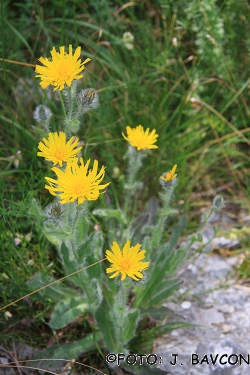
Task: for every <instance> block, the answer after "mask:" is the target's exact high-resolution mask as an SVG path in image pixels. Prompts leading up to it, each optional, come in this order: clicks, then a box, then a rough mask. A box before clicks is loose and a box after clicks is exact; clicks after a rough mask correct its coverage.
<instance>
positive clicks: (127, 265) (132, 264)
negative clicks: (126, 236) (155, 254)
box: [106, 240, 150, 281]
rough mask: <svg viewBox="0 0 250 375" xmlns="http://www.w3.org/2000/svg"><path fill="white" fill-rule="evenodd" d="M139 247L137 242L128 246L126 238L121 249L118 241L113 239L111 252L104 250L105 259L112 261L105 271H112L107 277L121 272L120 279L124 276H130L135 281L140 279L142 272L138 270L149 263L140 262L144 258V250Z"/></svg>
mask: <svg viewBox="0 0 250 375" xmlns="http://www.w3.org/2000/svg"><path fill="white" fill-rule="evenodd" d="M140 247H141V245H140V244H139V243H138V244H137V245H135V246H132V247H130V241H129V240H128V241H127V242H126V244H125V245H124V247H123V249H122V250H120V247H119V245H118V243H117V242H116V241H114V242H113V245H112V246H111V249H112V251H113V252H111V251H110V250H106V258H107V260H108V261H109V262H110V263H113V264H112V266H111V267H109V268H107V269H106V273H111V272H114V274H113V275H111V276H109V277H110V278H113V277H116V276H117V275H119V274H121V280H124V279H125V278H126V276H129V277H132V279H134V280H136V281H138V280H140V279H141V278H142V277H143V274H142V273H141V272H139V271H142V270H145V269H147V268H148V265H149V263H150V262H141V260H142V259H144V258H145V256H144V254H145V253H146V250H140Z"/></svg>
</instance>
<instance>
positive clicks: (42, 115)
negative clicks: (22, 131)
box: [33, 104, 52, 124]
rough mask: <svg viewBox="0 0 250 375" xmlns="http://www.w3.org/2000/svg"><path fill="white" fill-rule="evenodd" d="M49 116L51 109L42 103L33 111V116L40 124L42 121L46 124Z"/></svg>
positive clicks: (50, 115)
mask: <svg viewBox="0 0 250 375" xmlns="http://www.w3.org/2000/svg"><path fill="white" fill-rule="evenodd" d="M51 117H52V112H51V110H50V109H49V108H48V107H46V105H43V104H41V105H38V106H37V107H36V109H35V110H34V112H33V118H34V119H35V120H36V121H37V122H39V123H41V124H44V123H47V124H48V123H49V121H50V119H51Z"/></svg>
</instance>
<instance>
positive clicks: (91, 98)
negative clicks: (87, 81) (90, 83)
mask: <svg viewBox="0 0 250 375" xmlns="http://www.w3.org/2000/svg"><path fill="white" fill-rule="evenodd" d="M78 100H79V106H81V107H82V113H86V112H87V111H89V110H90V109H94V108H96V107H98V105H99V97H98V93H97V91H96V90H95V89H92V88H88V89H85V90H82V91H80V93H79V95H78Z"/></svg>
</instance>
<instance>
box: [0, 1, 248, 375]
mask: <svg viewBox="0 0 250 375" xmlns="http://www.w3.org/2000/svg"><path fill="white" fill-rule="evenodd" d="M249 17H250V6H249V4H248V2H247V1H246V0H239V1H236V0H227V1H215V0H209V1H208V0H191V1H189V2H186V1H183V0H175V1H171V0H170V1H167V2H166V1H161V0H155V1H151V2H150V1H144V0H143V1H134V2H127V3H126V2H122V1H119V0H117V1H106V0H105V1H104V0H98V1H96V0H89V1H88V2H85V3H83V2H82V1H79V0H74V1H72V2H70V1H66V0H65V1H63V0H56V1H53V2H49V1H47V0H44V1H41V0H40V1H38V0H35V1H29V0H24V1H23V2H12V1H10V0H9V1H8V0H2V1H1V24H2V28H1V38H0V51H1V52H0V57H1V58H2V59H3V60H1V62H0V63H1V72H2V74H1V76H0V80H1V89H0V96H1V100H0V103H1V109H0V120H1V125H2V126H1V130H2V131H1V136H0V163H1V172H0V173H1V179H0V189H1V200H0V214H1V221H0V243H1V249H2V250H1V257H0V288H1V291H2V293H1V305H2V306H6V305H8V304H10V303H12V302H13V301H14V300H16V299H18V298H20V297H22V296H24V295H26V294H28V293H29V292H30V291H31V289H30V288H31V284H32V282H31V281H30V280H33V289H32V290H34V289H35V287H37V288H39V287H41V286H42V285H45V284H46V283H49V282H51V281H52V280H56V279H60V278H62V277H64V275H65V268H63V262H62V261H61V260H60V259H59V257H58V255H57V252H56V246H55V244H54V245H53V244H51V242H50V241H49V240H51V238H50V239H49V240H48V236H47V237H46V236H45V235H44V232H42V231H41V227H39V225H38V224H39V223H37V221H35V220H34V216H33V217H32V216H31V215H29V214H28V213H29V212H31V211H32V209H33V215H34V213H35V216H36V218H38V219H39V212H40V211H39V209H37V207H40V206H41V207H43V208H44V207H46V206H47V205H48V204H49V203H51V202H52V196H51V195H50V194H49V192H48V191H47V190H46V189H44V182H45V180H44V177H46V176H50V177H52V173H51V171H49V165H48V164H46V163H44V161H43V160H42V159H41V158H40V157H38V156H37V152H38V148H37V146H38V143H39V142H40V141H41V133H40V134H39V132H38V129H37V123H36V121H35V119H34V118H33V112H34V110H35V108H36V107H37V106H38V105H40V104H44V105H46V106H47V107H49V108H50V109H51V111H52V112H53V117H52V119H51V124H50V130H51V131H52V132H55V131H58V130H63V121H62V110H61V106H60V97H59V95H58V91H55V92H53V88H51V87H50V88H49V89H46V90H42V89H41V88H40V86H39V80H38V79H37V78H35V73H34V67H35V65H36V64H38V58H39V57H41V56H44V57H49V56H50V51H51V50H52V48H53V47H54V46H55V47H56V48H57V49H58V48H59V47H60V46H66V49H67V48H68V47H67V46H69V45H70V44H72V45H73V49H74V50H75V49H76V48H77V46H81V58H82V60H84V59H86V58H88V57H89V58H91V62H88V64H87V65H86V67H85V70H84V78H83V79H82V80H81V81H80V83H79V89H83V88H88V87H94V88H95V89H96V90H97V92H98V95H99V101H100V105H99V107H98V108H97V109H95V110H94V111H89V112H88V113H86V114H85V115H84V116H83V118H82V121H83V124H84V127H81V128H80V130H79V132H78V134H77V135H78V137H79V138H80V140H83V142H84V143H83V148H82V157H83V159H84V160H88V159H89V158H91V159H97V160H98V162H99V164H100V166H102V165H104V166H106V169H105V182H108V181H111V182H112V183H111V184H110V186H109V187H108V188H106V193H105V195H103V196H102V197H101V198H100V199H99V200H97V201H94V202H91V203H90V204H89V212H90V219H89V226H90V229H91V231H93V230H94V227H95V226H96V225H97V226H99V227H100V228H101V229H102V230H103V231H104V232H105V231H106V232H105V233H109V234H110V233H112V231H114V230H115V229H116V225H117V224H114V220H115V219H114V218H112V219H111V220H110V221H108V222H106V219H105V218H104V217H100V215H99V216H97V215H95V214H94V212H95V211H97V210H98V209H99V210H100V209H102V210H105V209H107V208H108V209H111V208H112V209H113V208H117V207H120V206H122V205H123V202H124V200H123V199H124V183H125V182H126V181H127V177H128V176H127V166H128V164H127V163H128V161H127V159H124V155H125V153H126V150H127V142H126V141H125V140H124V138H123V137H122V135H121V133H122V132H125V128H126V126H130V127H131V128H134V127H136V126H137V125H139V124H142V125H143V127H144V129H146V128H148V127H149V128H150V129H151V130H152V129H156V132H157V134H159V137H158V139H157V146H158V149H157V150H152V151H151V153H150V155H148V156H147V158H144V159H143V161H142V163H143V167H142V168H141V169H140V170H139V172H138V174H137V180H138V181H143V183H144V186H143V190H141V191H140V192H138V191H137V192H136V193H135V195H136V198H137V208H136V210H135V216H136V217H139V216H140V214H141V213H142V212H145V210H146V207H152V202H159V204H160V206H161V208H162V209H163V207H164V206H162V205H161V200H160V191H161V187H160V183H159V177H160V176H161V175H162V174H163V173H164V172H166V171H170V170H171V169H172V167H173V165H174V164H177V165H178V168H177V171H176V173H177V174H178V183H177V184H176V186H175V191H174V195H173V196H172V201H171V207H173V208H174V209H176V210H178V215H175V216H171V217H170V218H169V220H168V226H167V228H165V227H164V231H163V232H162V243H163V245H164V244H166V243H167V242H168V241H169V240H170V239H171V238H172V239H173V233H177V232H178V235H179V236H182V237H183V238H186V237H187V236H189V235H190V234H192V233H194V231H196V230H197V226H198V223H199V217H200V213H201V212H202V211H204V210H205V209H206V208H207V207H210V205H211V201H212V200H213V198H214V197H215V196H216V195H217V193H220V194H221V195H222V196H223V197H224V198H225V201H226V202H227V203H228V204H229V205H230V204H231V207H232V210H233V212H234V210H235V208H236V207H237V209H238V207H242V210H243V209H245V210H248V209H249V196H250V188H249V186H250V184H249V176H250V173H249V172H250V154H249V143H250V140H249V126H248V123H249V121H248V119H249V74H248V73H249V65H250V63H249V54H248V51H249V47H250V45H249V44H250V40H249V37H248V35H249V31H250V30H249V28H250V26H249V22H248V20H249ZM128 32H129V33H130V34H125V36H124V33H128ZM133 38H134V39H133ZM11 61H12V62H11ZM16 63H17V64H16ZM22 64H23V65H22ZM29 64H31V66H29ZM32 202H33V205H32ZM34 202H37V205H38V206H35V207H34ZM155 206H156V203H154V204H153V207H155ZM36 209H37V211H35V210H36ZM147 209H148V208H147ZM94 210H95V211H94ZM99 213H100V212H99ZM186 216H187V218H188V219H187V223H188V224H187V227H186V228H184V224H183V225H181V226H183V231H182V232H180V231H179V229H178V228H179V226H178V225H179V224H178V223H179V220H180V219H181V218H182V219H181V223H184V221H185V219H184V218H183V217H186ZM121 223H122V219H121ZM179 232H180V233H179ZM114 240H115V239H114V238H112V236H111V235H110V236H108V235H107V236H105V238H104V241H105V242H104V245H103V246H102V249H103V251H105V250H106V249H108V248H110V246H111V244H112V242H113V241H114ZM244 244H245V248H244V250H245V249H246V250H247V249H248V247H249V243H248V241H246V242H245V243H244ZM121 245H122V244H121ZM103 255H104V253H103ZM181 259H183V258H182V257H180V259H179V260H178V262H177V264H176V267H178V266H180V264H181V263H180V260H181ZM248 263H249V261H248V260H246V261H245V264H246V265H247V264H248ZM174 269H175V267H174V268H173V270H174ZM173 270H171V272H172V271H173ZM67 271H69V272H68V273H70V270H67ZM243 271H244V272H243ZM243 271H242V274H244V275H248V272H247V270H246V269H245V267H244V270H243ZM167 272H169V274H168V276H169V275H170V273H171V272H170V271H169V270H166V273H167ZM36 275H47V276H46V277H45V276H44V277H45V278H44V279H43V278H42V276H36ZM48 275H49V276H48ZM39 277H40V278H39ZM173 277H174V271H173ZM70 280H71V279H69V280H67V281H65V282H64V284H63V286H62V285H61V284H54V288H47V289H44V292H43V294H42V293H35V294H33V295H32V296H30V297H28V298H26V299H25V300H22V301H19V302H18V303H16V304H14V305H11V306H9V307H8V308H6V309H5V310H2V312H1V313H2V314H1V316H0V331H1V338H0V341H1V342H4V343H5V345H6V346H8V343H9V338H10V337H12V339H14V340H15V341H16V342H20V341H21V342H24V343H27V344H28V345H30V346H33V347H35V348H39V349H46V348H47V343H48V341H49V340H51V339H52V338H53V341H54V343H56V344H60V345H61V344H62V343H66V344H67V343H72V342H77V343H78V344H76V346H75V347H76V348H77V345H83V343H81V344H79V342H81V340H84V338H85V337H86V336H87V335H88V334H89V335H93V332H94V331H95V329H96V326H95V323H94V320H93V316H92V315H91V314H90V313H88V314H85V315H82V316H81V318H77V320H76V321H74V323H70V324H69V325H65V326H63V327H62V326H61V327H59V328H58V327H53V329H52V328H51V327H50V326H49V325H48V322H49V321H50V320H51V316H52V317H53V311H54V306H55V302H59V298H58V297H56V296H58V293H66V294H67V293H72V290H74V291H75V293H76V292H78V289H77V288H78V287H79V286H78V285H77V284H75V285H74V286H73V282H72V281H70ZM28 281H29V282H28ZM27 282H28V283H27ZM109 285H110V280H109ZM141 293H142V292H141ZM138 295H139V292H138ZM55 298H58V300H55ZM158 302H159V301H158ZM138 304H139V303H138ZM148 307H150V306H148ZM92 313H93V311H92ZM51 314H52V315H51ZM145 316H146V315H145ZM155 321H158V320H157V319H156V320H155ZM27 324H29V327H30V328H29V329H28V330H27ZM52 326H53V324H52ZM175 328H178V324H177V323H176V325H172V326H165V327H164V328H162V327H161V325H160V324H159V323H157V324H155V326H154V327H150V322H149V320H148V318H147V317H145V318H144V319H142V320H141V321H140V324H139V326H138V327H137V331H136V335H135V337H134V339H132V340H130V347H131V348H133V349H135V348H138V347H140V345H141V343H142V342H146V343H147V344H148V348H150V345H152V342H153V339H154V338H155V337H157V336H158V335H160V334H163V333H164V332H168V331H169V330H170V329H175ZM145 337H146V338H148V340H146V339H145ZM97 341H98V340H97ZM88 345H89V346H88ZM91 345H92V341H91V343H90V342H88V343H86V348H87V347H88V349H89V350H91V352H90V353H91V354H88V355H86V357H85V358H86V361H87V362H86V363H87V364H89V365H90V366H94V367H96V368H102V369H104V367H103V363H104V362H105V360H104V356H105V354H104V352H103V351H102V348H101V347H98V346H97V347H93V346H91ZM69 347H70V348H72V345H71V346H68V347H67V346H66V347H65V351H64V354H65V353H66V351H68V350H69ZM57 349H58V348H56V347H55V348H54V349H53V350H55V353H56V355H57V357H58V356H59V352H58V351H57ZM94 350H97V351H99V359H98V360H93V354H92V353H94ZM47 353H48V356H52V354H51V352H47ZM60 354H61V353H60ZM70 354H72V353H70ZM45 355H46V352H45ZM74 355H75V353H74V354H72V356H71V357H70V358H73V357H74ZM98 361H99V363H98ZM98 365H100V366H99V367H98ZM104 371H105V372H106V373H107V374H108V373H111V370H110V369H108V368H105V370H104ZM93 373H94V372H93ZM144 374H145V372H144Z"/></svg>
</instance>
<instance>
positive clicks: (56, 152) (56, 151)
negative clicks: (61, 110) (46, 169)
mask: <svg viewBox="0 0 250 375" xmlns="http://www.w3.org/2000/svg"><path fill="white" fill-rule="evenodd" d="M42 141H43V142H39V144H38V148H39V150H40V151H41V152H38V153H37V155H38V156H42V157H44V158H45V160H47V161H52V162H53V163H54V165H56V164H59V165H60V167H61V166H62V163H63V161H65V162H68V161H70V159H72V158H75V157H76V155H77V154H78V152H79V151H80V150H81V149H82V146H80V147H78V148H75V147H76V146H78V145H79V143H78V141H79V139H78V138H77V137H71V138H70V140H69V141H68V142H66V134H65V133H64V132H59V134H58V133H57V132H55V133H49V139H46V138H43V139H42Z"/></svg>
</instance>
